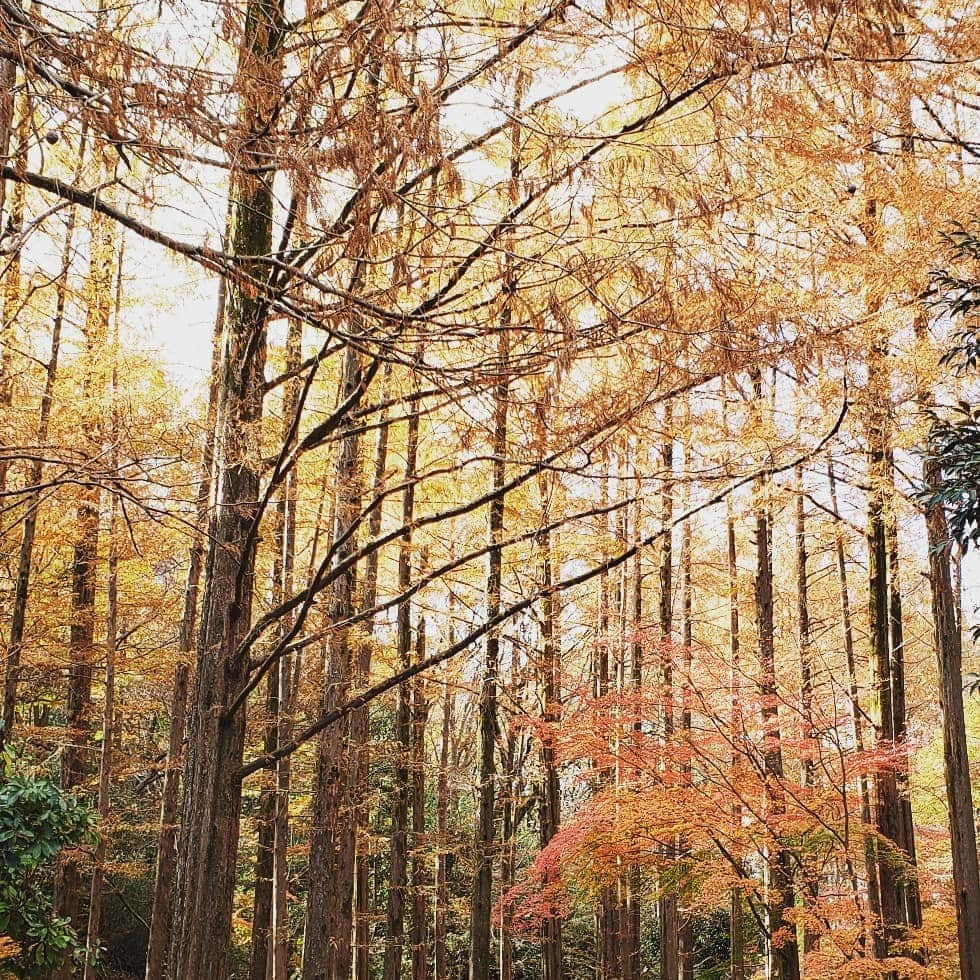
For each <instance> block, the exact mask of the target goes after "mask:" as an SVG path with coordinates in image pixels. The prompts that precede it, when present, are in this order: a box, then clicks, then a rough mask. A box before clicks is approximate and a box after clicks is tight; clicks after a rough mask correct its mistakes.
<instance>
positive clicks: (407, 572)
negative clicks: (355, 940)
mask: <svg viewBox="0 0 980 980" xmlns="http://www.w3.org/2000/svg"><path fill="white" fill-rule="evenodd" d="M413 404H417V403H413ZM418 445H419V415H418V411H417V410H415V409H413V410H412V412H411V413H410V414H409V417H408V433H407V438H406V449H405V491H404V493H403V494H402V525H403V526H404V527H405V528H406V529H407V530H406V531H405V533H404V535H403V536H402V538H401V543H400V547H399V550H398V591H399V592H400V593H404V592H406V591H407V590H408V588H409V587H410V586H411V583H412V532H411V526H412V522H413V521H414V520H415V476H416V464H417V460H418ZM396 628H397V634H398V662H399V665H400V667H401V668H402V669H404V668H406V667H408V666H409V665H410V664H411V661H412V603H411V601H410V600H408V599H405V600H403V601H402V602H400V603H399V605H398V617H397V627H396ZM395 741H396V748H395V751H396V753H397V754H396V757H395V774H394V785H393V790H392V795H393V800H392V806H391V840H390V845H389V852H388V853H389V876H390V877H389V885H388V907H387V912H386V931H385V936H386V945H385V958H384V980H398V978H399V977H400V976H401V965H402V937H403V936H404V931H405V921H404V919H405V892H406V890H407V884H408V809H409V776H410V774H409V763H410V761H411V760H410V753H411V743H412V687H411V685H409V684H402V685H400V686H399V688H398V705H397V708H396V712H395Z"/></svg>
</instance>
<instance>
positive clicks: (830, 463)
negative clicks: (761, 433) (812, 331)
mask: <svg viewBox="0 0 980 980" xmlns="http://www.w3.org/2000/svg"><path fill="white" fill-rule="evenodd" d="M827 482H828V485H829V488H830V508H831V513H832V514H833V516H834V520H835V529H834V557H835V560H836V565H837V584H838V589H839V591H840V611H841V629H842V631H843V635H844V658H845V660H846V663H847V685H848V703H849V707H850V712H851V728H852V732H853V735H854V748H855V750H856V751H857V753H858V755H860V756H863V755H864V744H865V743H864V712H863V710H862V708H861V702H860V695H859V687H858V674H857V662H856V659H855V655H854V630H853V628H852V625H851V600H850V594H849V590H848V585H847V561H846V557H845V554H844V531H843V528H842V524H841V519H840V511H839V509H838V504H837V478H836V475H835V473H834V457H833V456H832V455H831V454H829V453H828V455H827ZM859 787H860V795H861V823H862V828H870V827H871V782H870V780H869V778H868V773H867V770H866V769H865V768H863V767H862V769H861V772H860V775H859ZM861 836H862V839H863V844H864V846H863V851H864V869H865V878H866V880H867V883H868V911H869V912H870V914H871V918H872V919H873V921H874V922H875V923H877V922H878V919H879V916H880V915H881V899H880V898H879V895H878V872H877V861H878V858H877V849H876V847H875V839H874V837H873V836H872V835H871V833H870V832H869V831H867V830H865V829H862V831H861ZM846 861H847V864H848V874H849V877H850V879H851V894H852V897H853V900H854V906H855V909H856V910H857V913H858V915H859V916H860V917H861V919H862V921H863V924H864V929H863V934H862V937H861V940H860V945H861V948H862V949H864V950H867V948H868V940H869V939H872V938H873V937H872V936H870V935H869V934H868V921H867V916H866V915H865V912H864V907H863V904H862V901H861V895H860V889H859V888H858V882H857V875H856V873H855V871H854V868H853V867H852V866H851V862H850V858H849V857H848V858H846ZM873 951H874V950H873V947H872V952H873Z"/></svg>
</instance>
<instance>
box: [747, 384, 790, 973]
mask: <svg viewBox="0 0 980 980" xmlns="http://www.w3.org/2000/svg"><path fill="white" fill-rule="evenodd" d="M752 383H753V393H754V397H755V405H756V407H757V409H759V410H761V406H762V372H761V371H759V370H755V371H753V372H752ZM754 492H755V497H756V500H755V549H756V562H755V612H756V623H757V626H758V633H759V673H760V679H759V695H760V700H761V702H762V728H763V768H764V772H765V780H766V804H767V813H768V814H769V816H770V817H771V818H773V826H774V827H776V828H777V830H778V826H779V818H780V817H781V816H782V814H783V813H785V809H786V806H785V798H784V790H783V786H782V780H783V751H782V738H781V733H780V729H779V698H778V692H777V689H776V648H775V626H774V620H773V592H772V520H771V516H770V511H769V500H768V497H769V483H768V480H766V479H765V478H763V477H760V478H759V479H758V480H757V481H756V486H755V488H754ZM769 846H770V849H771V850H770V853H769V854H768V855H767V873H768V885H769V899H768V909H767V912H768V929H769V947H770V957H771V961H772V970H773V977H774V978H775V980H800V954H799V948H798V946H797V941H796V930H795V928H794V927H793V926H792V925H791V924H790V923H789V922H788V921H787V912H789V911H790V910H791V909H792V908H793V906H794V904H795V897H794V892H793V870H792V864H791V861H790V854H789V851H788V850H787V849H786V847H785V846H784V845H783V844H782V842H781V841H780V840H779V839H778V837H777V833H775V832H774V833H772V834H771V835H770V845H769Z"/></svg>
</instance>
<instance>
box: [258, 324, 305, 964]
mask: <svg viewBox="0 0 980 980" xmlns="http://www.w3.org/2000/svg"><path fill="white" fill-rule="evenodd" d="M302 336H303V327H302V323H301V322H300V321H298V320H296V319H293V320H290V323H289V329H288V333H287V339H286V357H285V363H284V365H283V366H284V369H285V370H286V371H287V372H297V371H298V370H299V362H300V354H301V343H302ZM299 396H300V381H299V378H298V377H293V378H290V379H289V380H288V381H286V382H284V387H283V405H282V429H281V440H282V444H283V445H286V446H288V447H290V448H291V445H292V439H291V433H292V432H293V428H294V425H293V423H294V421H295V418H296V413H297V412H298V411H299V408H300V405H299ZM295 490H296V468H295V467H294V468H293V469H292V470H291V472H290V473H289V474H288V476H287V477H286V481H285V482H284V484H283V486H282V488H281V490H280V492H279V496H278V499H277V500H276V504H275V511H274V515H273V517H274V526H273V532H272V539H273V542H274V544H275V548H276V551H275V556H274V558H273V562H272V583H271V585H272V587H271V590H270V591H271V598H272V606H273V607H275V606H278V605H279V604H280V603H281V602H282V601H283V599H284V598H285V597H287V596H289V595H291V594H292V566H293V553H292V552H293V544H294V541H295V535H294V534H293V532H292V527H291V525H292V520H293V517H294V513H293V512H294V510H295ZM291 625H292V622H291V616H286V617H283V619H282V620H281V621H280V622H279V624H278V630H277V633H278V638H279V639H280V640H282V639H283V638H284V637H285V636H286V635H287V633H288V630H289V629H290V627H291ZM290 663H291V661H290V657H289V656H288V655H286V656H283V657H282V658H281V659H280V661H279V663H278V664H276V667H275V668H274V669H273V670H270V671H269V674H268V676H267V678H266V730H265V733H264V736H263V746H262V748H263V751H264V752H274V751H275V750H276V748H278V746H279V744H280V735H281V734H282V729H283V726H284V724H285V723H286V719H285V706H286V702H287V701H288V700H289V684H290ZM288 773H289V769H288V767H287V768H285V769H284V768H283V767H282V766H281V765H279V764H277V765H276V766H275V767H274V768H272V769H267V770H266V771H265V772H264V773H263V774H262V779H263V782H262V790H261V792H260V794H259V805H258V815H257V817H256V823H257V825H258V826H257V844H256V858H255V892H254V896H253V902H252V950H251V958H250V968H249V972H250V976H251V980H266V978H267V977H271V976H272V972H273V965H274V961H275V958H276V942H275V940H276V937H275V935H274V929H273V920H274V919H276V918H277V915H276V910H275V903H276V897H277V895H281V894H282V891H283V879H284V875H285V854H284V848H283V847H282V846H280V847H279V848H278V849H277V846H276V844H277V836H278V837H279V838H283V840H282V842H281V843H282V844H283V845H284V844H285V836H286V834H288V828H289V778H288ZM284 777H285V781H284ZM280 784H282V785H280ZM277 871H278V875H279V877H278V880H277ZM277 884H278V886H279V887H278V888H277Z"/></svg>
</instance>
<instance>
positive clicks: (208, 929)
mask: <svg viewBox="0 0 980 980" xmlns="http://www.w3.org/2000/svg"><path fill="white" fill-rule="evenodd" d="M282 21H283V10H282V0H249V3H248V5H247V7H246V11H245V28H244V35H243V38H242V46H241V55H240V63H239V69H238V71H239V76H240V78H242V79H246V80H247V82H248V84H247V85H244V86H243V88H242V91H243V93H244V97H243V99H242V106H241V110H240V121H239V129H240V133H241V136H242V145H241V150H240V153H239V158H238V160H239V166H240V167H241V169H236V170H235V171H234V172H233V173H232V175H231V187H232V190H231V202H232V204H231V207H232V221H231V236H230V238H231V249H232V251H233V253H234V254H235V255H236V256H240V257H241V259H240V265H241V268H243V269H244V270H245V271H247V272H248V273H249V274H250V275H251V276H252V277H253V278H254V280H255V281H257V282H260V283H261V282H264V281H266V280H267V277H268V275H269V270H268V267H267V266H265V265H263V264H262V263H260V262H256V261H254V258H255V257H261V256H266V255H268V254H269V253H270V252H271V250H272V212H273V190H272V183H273V179H274V171H273V170H271V169H269V166H268V164H269V160H270V159H271V158H272V149H273V147H272V145H271V140H270V137H269V124H270V121H271V118H272V112H273V111H274V106H275V105H276V104H277V102H278V98H279V93H280V87H281V71H282V66H281V53H280V45H281V40H282V37H281V31H282ZM250 171H254V172H250ZM267 312H268V311H267V307H266V303H265V300H264V297H262V296H260V295H259V294H258V293H257V292H256V290H254V289H251V288H245V286H244V285H243V284H240V283H239V282H238V281H237V280H232V281H230V282H229V284H228V298H227V315H226V317H225V336H224V345H223V353H222V358H221V367H220V379H221V380H220V391H221V438H220V439H219V440H218V445H219V446H220V458H219V459H218V460H217V464H216V479H217V483H218V491H217V497H216V502H217V507H216V509H215V512H214V516H213V518H212V520H211V526H210V529H209V539H210V543H211V547H210V550H209V552H208V563H207V576H206V581H205V587H204V595H203V600H202V603H201V624H200V631H199V639H198V650H197V669H196V674H195V683H194V692H193V696H192V708H191V710H190V712H189V716H190V717H189V720H190V725H189V733H188V739H187V763H186V782H185V784H186V790H185V794H184V808H183V821H182V827H181V846H180V853H179V855H178V865H177V889H176V896H175V898H176V901H175V907H174V921H173V929H172V935H171V941H170V974H171V976H173V977H180V978H181V980H205V978H206V980H224V978H225V977H226V976H227V975H228V967H229V951H230V943H231V932H230V931H231V914H232V900H233V896H234V888H235V871H236V858H237V853H238V835H239V819H240V808H241V778H240V775H239V772H238V770H239V768H240V766H241V761H242V751H243V745H244V738H245V706H244V705H242V706H241V708H240V709H239V710H238V711H235V712H234V713H233V714H231V715H230V716H229V715H227V714H226V712H227V710H228V708H229V707H230V706H231V705H232V703H233V702H234V701H235V699H236V698H237V697H238V696H239V694H240V692H241V691H242V690H243V689H244V687H245V684H246V682H247V680H248V673H249V656H248V652H247V651H242V650H239V645H240V643H241V641H242V640H243V639H244V637H245V635H246V633H247V631H248V628H249V626H250V620H251V610H252V593H253V585H254V574H255V549H256V546H257V540H258V534H257V531H258V528H257V527H256V526H255V524H256V521H257V519H258V506H259V504H258V501H259V497H260V494H259V482H260V472H259V471H260V467H261V459H260V454H259V453H257V452H255V446H254V440H255V438H256V433H257V430H258V426H259V423H260V421H261V418H262V400H263V393H264V367H265V353H266V321H267Z"/></svg>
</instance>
